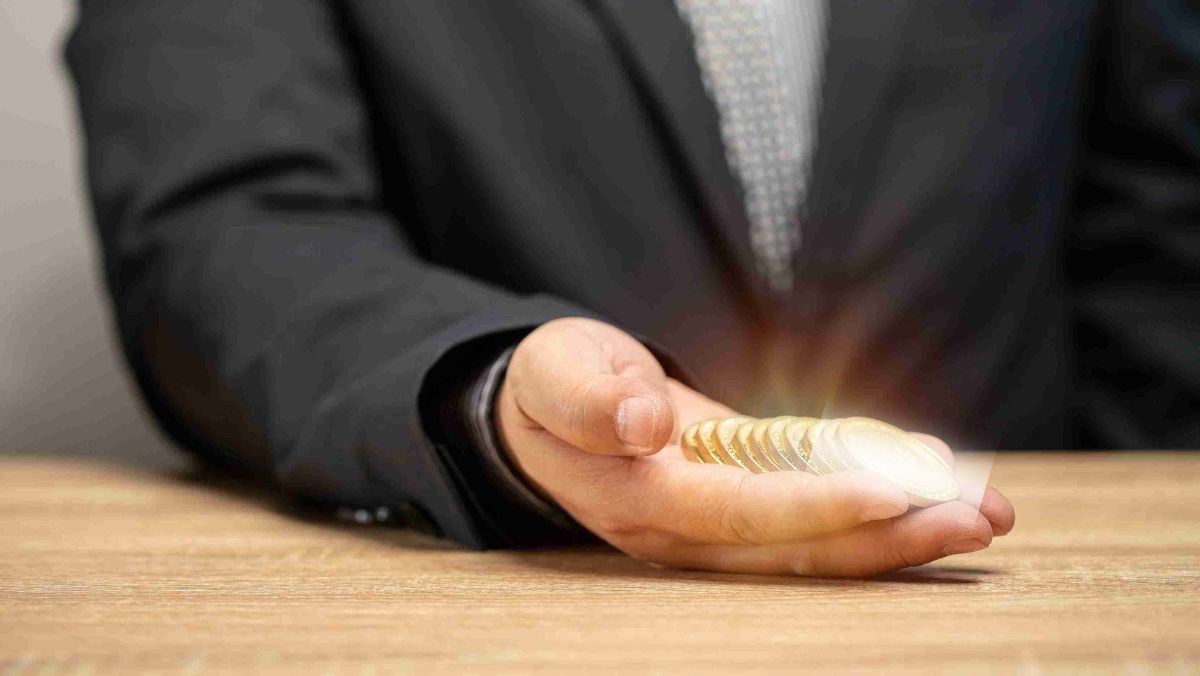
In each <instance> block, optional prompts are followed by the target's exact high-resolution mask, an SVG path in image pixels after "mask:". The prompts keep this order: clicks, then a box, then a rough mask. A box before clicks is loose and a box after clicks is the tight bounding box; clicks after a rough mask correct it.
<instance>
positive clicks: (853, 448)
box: [833, 418, 960, 507]
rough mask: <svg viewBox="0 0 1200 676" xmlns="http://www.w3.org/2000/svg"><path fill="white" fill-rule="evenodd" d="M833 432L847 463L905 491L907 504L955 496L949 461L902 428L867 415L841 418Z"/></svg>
mask: <svg viewBox="0 0 1200 676" xmlns="http://www.w3.org/2000/svg"><path fill="white" fill-rule="evenodd" d="M833 434H834V435H836V443H837V445H838V446H839V447H840V450H841V452H842V453H843V455H844V456H845V458H846V460H847V462H848V463H849V464H850V465H851V466H853V467H854V468H856V469H865V470H870V471H872V472H875V473H877V474H880V475H882V476H884V477H886V478H887V479H888V480H889V481H891V482H892V483H894V484H896V485H897V486H898V487H900V488H901V489H902V490H903V491H904V492H905V493H907V494H908V501H909V503H910V504H913V505H916V506H917V507H928V506H930V505H936V504H938V503H941V502H947V501H949V500H953V499H955V498H957V497H958V496H959V492H960V489H959V485H958V481H957V479H955V477H954V470H953V469H951V468H950V465H949V464H948V463H947V462H946V461H945V460H943V459H942V456H940V455H938V453H937V452H936V451H934V450H933V449H932V448H930V447H928V446H926V445H925V444H923V443H921V441H920V440H919V439H917V438H916V437H914V436H912V435H911V434H909V433H907V432H905V431H904V430H901V429H899V428H897V427H893V426H892V425H889V424H887V423H885V422H881V421H879V420H873V419H871V418H845V419H843V420H842V421H840V423H839V424H838V425H837V427H836V428H835V429H834V430H833Z"/></svg>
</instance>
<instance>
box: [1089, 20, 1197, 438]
mask: <svg viewBox="0 0 1200 676" xmlns="http://www.w3.org/2000/svg"><path fill="white" fill-rule="evenodd" d="M1109 7H1110V12H1111V13H1110V17H1109V18H1110V21H1109V30H1108V31H1107V33H1106V39H1105V40H1104V41H1103V43H1102V44H1101V45H1100V48H1099V50H1098V54H1099V56H1100V59H1099V63H1100V67H1099V68H1098V78H1097V84H1096V87H1095V97H1094V99H1095V104H1094V105H1093V107H1092V111H1091V117H1090V119H1089V125H1088V137H1089V146H1090V152H1089V155H1088V157H1087V159H1086V163H1085V170H1086V171H1085V178H1084V183H1083V186H1082V191H1081V198H1082V201H1083V205H1084V211H1083V212H1082V217H1081V221H1080V222H1079V223H1078V224H1077V226H1078V227H1077V228H1076V229H1075V230H1074V237H1073V238H1072V241H1071V242H1070V247H1071V251H1070V258H1069V260H1070V264H1071V265H1070V272H1071V276H1072V281H1073V282H1074V283H1075V285H1076V289H1077V294H1076V313H1077V314H1076V316H1077V319H1078V321H1077V326H1076V330H1077V333H1078V345H1079V364H1080V367H1081V368H1080V369H1079V373H1078V375H1077V379H1078V387H1079V395H1080V396H1079V398H1078V400H1077V401H1078V403H1079V406H1078V409H1077V412H1078V414H1079V415H1080V416H1081V418H1082V420H1081V423H1082V424H1081V426H1080V428H1081V436H1082V438H1081V440H1080V441H1079V443H1080V445H1083V446H1087V447H1099V448H1197V447H1200V348H1198V346H1200V41H1198V40H1197V39H1196V37H1197V35H1200V7H1198V6H1197V4H1196V3H1195V2H1188V1H1187V0H1168V1H1165V2H1160V1H1153V0H1119V1H1117V2H1113V3H1110V5H1109Z"/></svg>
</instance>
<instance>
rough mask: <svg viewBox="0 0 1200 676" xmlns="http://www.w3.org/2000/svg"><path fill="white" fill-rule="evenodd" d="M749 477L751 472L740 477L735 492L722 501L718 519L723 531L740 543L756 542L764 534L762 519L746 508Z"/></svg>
mask: <svg viewBox="0 0 1200 676" xmlns="http://www.w3.org/2000/svg"><path fill="white" fill-rule="evenodd" d="M749 478H750V475H749V474H745V475H743V476H741V477H739V478H738V482H737V484H735V485H734V489H733V492H732V493H731V494H730V496H729V497H728V498H726V499H725V500H724V501H723V502H722V503H721V507H720V510H719V515H718V519H717V523H718V524H720V526H719V527H720V530H721V532H722V533H724V534H725V535H726V536H728V537H730V538H731V539H733V540H734V541H736V542H738V543H739V544H756V543H758V542H759V541H760V540H761V537H762V534H763V533H762V531H763V529H762V523H761V521H760V520H759V519H758V518H757V516H756V515H755V514H753V513H752V512H751V510H748V509H746V503H745V499H744V497H743V496H744V494H745V491H746V480H747V479H749Z"/></svg>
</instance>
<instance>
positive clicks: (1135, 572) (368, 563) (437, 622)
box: [0, 453, 1200, 673]
mask: <svg viewBox="0 0 1200 676" xmlns="http://www.w3.org/2000/svg"><path fill="white" fill-rule="evenodd" d="M992 483H993V484H994V485H997V486H998V487H1000V488H1001V490H1003V491H1005V492H1006V493H1007V494H1008V495H1009V496H1010V497H1011V498H1012V500H1013V502H1014V503H1015V504H1016V506H1017V513H1018V522H1017V528H1016V530H1015V531H1014V532H1013V534H1011V535H1009V536H1008V537H1004V538H998V539H997V540H996V541H995V543H994V544H993V545H992V547H991V548H990V549H988V550H985V551H983V552H979V553H976V554H971V555H967V556H962V557H955V558H953V559H951V560H949V561H946V562H943V563H939V564H937V565H932V566H927V567H923V568H918V569H910V570H907V571H903V572H901V573H897V574H895V575H891V576H887V577H883V578H878V579H872V580H865V581H861V580H811V579H796V578H781V577H772V578H765V577H762V578H760V577H749V576H735V575H713V574H705V573H697V572H677V571H669V570H661V569H656V568H651V567H647V566H644V565H642V564H639V563H636V562H634V561H632V560H629V559H627V558H625V557H624V556H622V555H620V554H617V553H615V552H613V551H610V550H605V549H600V548H593V549H576V550H565V551H564V550H560V551H538V552H487V553H479V552H470V551H464V550H461V549H458V548H455V547H453V546H451V545H448V544H445V543H443V542H439V541H436V540H433V539H429V538H426V537H422V536H418V535H414V534H411V533H405V532H399V531H394V530H388V529H384V528H379V527H367V526H355V525H349V524H341V523H331V522H326V521H322V520H315V519H311V518H310V519H305V518H298V517H297V516H296V515H294V514H290V513H288V512H287V511H286V510H283V509H281V507H280V505H279V504H278V503H277V502H276V501H275V500H274V499H272V498H271V497H270V496H266V495H264V494H262V493H261V492H257V491H255V490H254V489H250V488H246V487H245V486H243V485H241V484H238V483H236V482H232V481H229V480H221V479H214V478H212V477H206V476H204V475H201V474H196V473H194V472H190V471H188V470H163V469H147V468H139V467H136V466H130V465H120V464H111V463H110V464H105V463H100V462H97V461H94V460H86V459H77V458H76V459H70V458H48V457H41V458H32V457H29V458H22V457H0V672H5V673H24V672H29V673H43V672H49V673H54V672H62V673H76V672H125V671H176V672H213V671H225V670H244V671H254V672H269V671H276V672H290V673H297V672H305V673H308V672H318V673H342V672H346V673H362V672H378V673H393V672H417V673H425V672H428V671H463V672H476V671H480V670H484V669H487V670H495V671H509V672H529V671H533V670H543V671H545V672H547V673H560V672H573V671H593V670H615V669H622V670H632V671H640V672H646V671H649V672H660V671H681V672H688V673H696V672H712V673H724V672H728V671H731V670H752V671H759V672H761V671H794V670H797V669H806V668H807V669H821V670H834V669H839V670H858V671H861V670H864V669H867V668H886V669H889V670H893V671H913V672H922V673H929V672H938V671H950V670H967V669H990V670H1001V671H1009V672H1011V671H1022V672H1030V673H1037V672H1042V671H1073V670H1107V671H1117V672H1136V673H1144V672H1146V671H1148V670H1150V671H1163V672H1169V673H1170V672H1178V673H1195V672H1196V671H1197V670H1198V669H1200V454H1196V455H1191V454H1117V453H1114V454H1007V455H1004V454H1002V455H1000V456H999V457H998V459H997V460H996V463H995V468H994V471H993V475H992Z"/></svg>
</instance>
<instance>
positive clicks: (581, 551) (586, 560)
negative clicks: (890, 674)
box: [499, 546, 997, 588]
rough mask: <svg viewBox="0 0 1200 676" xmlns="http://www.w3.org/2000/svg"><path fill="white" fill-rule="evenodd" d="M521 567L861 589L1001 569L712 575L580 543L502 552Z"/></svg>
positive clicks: (969, 580)
mask: <svg viewBox="0 0 1200 676" xmlns="http://www.w3.org/2000/svg"><path fill="white" fill-rule="evenodd" d="M499 554H500V555H502V556H505V557H508V558H509V559H510V560H515V561H518V562H520V563H521V564H523V565H526V566H529V567H533V568H541V569H544V570H545V571H547V572H548V573H556V574H559V575H564V574H565V575H572V574H576V575H579V576H580V577H581V578H586V579H595V577H596V576H598V575H600V576H604V577H610V578H625V579H630V580H662V581H671V582H674V583H681V582H682V583H688V582H695V583H697V584H705V585H711V584H713V583H718V584H720V583H727V584H736V585H738V586H747V585H750V586H760V587H778V588H788V587H814V586H820V587H831V588H844V587H857V588H861V587H863V586H864V585H889V584H896V585H973V584H979V583H981V582H982V581H983V580H984V579H985V578H987V577H988V576H991V575H994V574H996V573H997V571H995V570H993V569H989V568H979V567H967V566H953V565H945V564H939V565H936V566H919V567H916V568H908V569H905V570H901V571H897V572H895V573H889V574H887V575H879V576H875V577H872V578H869V579H866V580H863V579H859V578H803V577H790V576H784V575H739V574H731V573H712V572H707V571H695V570H674V569H670V568H660V567H656V566H649V565H646V564H644V563H640V562H638V561H634V560H633V559H631V558H629V557H628V556H624V555H622V554H620V553H618V552H616V550H613V549H611V548H607V547H600V546H594V547H577V548H572V549H554V550H532V551H508V552H501V553H499Z"/></svg>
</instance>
